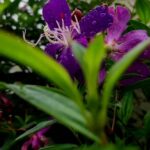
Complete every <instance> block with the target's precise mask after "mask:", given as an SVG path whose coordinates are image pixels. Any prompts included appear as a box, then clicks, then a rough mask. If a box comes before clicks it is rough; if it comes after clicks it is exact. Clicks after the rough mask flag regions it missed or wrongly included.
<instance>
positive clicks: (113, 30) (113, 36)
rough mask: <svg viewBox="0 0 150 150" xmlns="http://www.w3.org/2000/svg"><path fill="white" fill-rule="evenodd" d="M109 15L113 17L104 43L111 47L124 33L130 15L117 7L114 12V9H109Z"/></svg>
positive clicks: (124, 9) (125, 10)
mask: <svg viewBox="0 0 150 150" xmlns="http://www.w3.org/2000/svg"><path fill="white" fill-rule="evenodd" d="M109 13H110V14H111V15H112V16H113V24H112V26H111V27H110V28H109V29H108V31H107V37H106V42H107V44H108V45H112V43H113V42H114V41H117V40H118V39H119V38H120V36H121V34H122V33H123V32H124V31H125V29H126V27H127V23H128V21H129V20H130V17H131V15H130V12H129V10H128V9H127V8H125V7H123V6H117V8H116V10H115V9H114V7H109Z"/></svg>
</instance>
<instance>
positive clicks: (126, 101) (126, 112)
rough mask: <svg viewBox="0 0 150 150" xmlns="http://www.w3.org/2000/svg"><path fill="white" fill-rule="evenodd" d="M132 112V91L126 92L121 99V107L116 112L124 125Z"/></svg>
mask: <svg viewBox="0 0 150 150" xmlns="http://www.w3.org/2000/svg"><path fill="white" fill-rule="evenodd" d="M132 112H133V93H132V92H127V93H125V95H124V96H123V99H122V101H121V108H120V110H119V112H118V115H119V118H120V119H121V120H122V122H123V123H124V124H125V125H126V124H127V123H128V120H129V119H130V117H131V115H132Z"/></svg>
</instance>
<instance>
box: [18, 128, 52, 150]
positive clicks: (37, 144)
mask: <svg viewBox="0 0 150 150" xmlns="http://www.w3.org/2000/svg"><path fill="white" fill-rule="evenodd" d="M48 130H49V127H48V128H43V129H42V130H40V131H39V132H37V133H35V134H34V135H32V136H31V138H30V139H29V140H28V141H26V142H25V143H24V144H23V145H22V147H21V150H29V149H30V148H32V150H39V149H40V148H41V147H43V146H45V145H47V144H48V139H47V138H46V137H45V136H44V134H45V133H46V132H47V131H48Z"/></svg>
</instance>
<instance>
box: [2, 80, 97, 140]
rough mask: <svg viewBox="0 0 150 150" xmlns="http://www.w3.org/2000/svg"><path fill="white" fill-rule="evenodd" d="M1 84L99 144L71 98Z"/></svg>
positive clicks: (41, 89) (35, 89)
mask: <svg viewBox="0 0 150 150" xmlns="http://www.w3.org/2000/svg"><path fill="white" fill-rule="evenodd" d="M0 84H2V85H4V86H5V87H6V88H9V89H10V90H12V91H13V92H15V93H16V94H17V95H18V96H20V97H21V98H23V99H24V100H26V101H27V102H29V103H31V104H32V105H34V106H35V107H37V108H39V109H41V110H42V111H44V112H45V113H47V114H49V115H52V116H54V118H56V119H57V120H58V121H60V122H61V123H63V124H65V125H66V126H68V127H71V128H73V129H75V130H77V131H79V132H80V133H82V134H84V135H86V136H87V137H89V138H91V139H93V140H95V141H97V142H99V139H98V137H97V136H96V135H94V134H93V133H92V132H91V131H90V129H89V128H88V127H89V122H88V121H87V120H86V118H85V117H84V115H83V112H82V110H81V109H80V108H79V106H78V105H77V104H76V103H75V102H73V101H72V100H70V99H69V98H67V97H65V96H62V95H60V94H58V93H55V92H52V91H50V90H49V89H48V88H43V87H39V86H32V85H17V84H5V83H0Z"/></svg>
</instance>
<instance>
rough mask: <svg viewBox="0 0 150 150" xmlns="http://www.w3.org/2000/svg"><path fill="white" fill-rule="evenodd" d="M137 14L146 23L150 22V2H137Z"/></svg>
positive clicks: (142, 0)
mask: <svg viewBox="0 0 150 150" xmlns="http://www.w3.org/2000/svg"><path fill="white" fill-rule="evenodd" d="M135 8H136V12H137V14H138V15H139V17H140V19H141V20H142V21H143V22H144V23H148V22H149V21H150V1H149V0H136V4H135Z"/></svg>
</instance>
